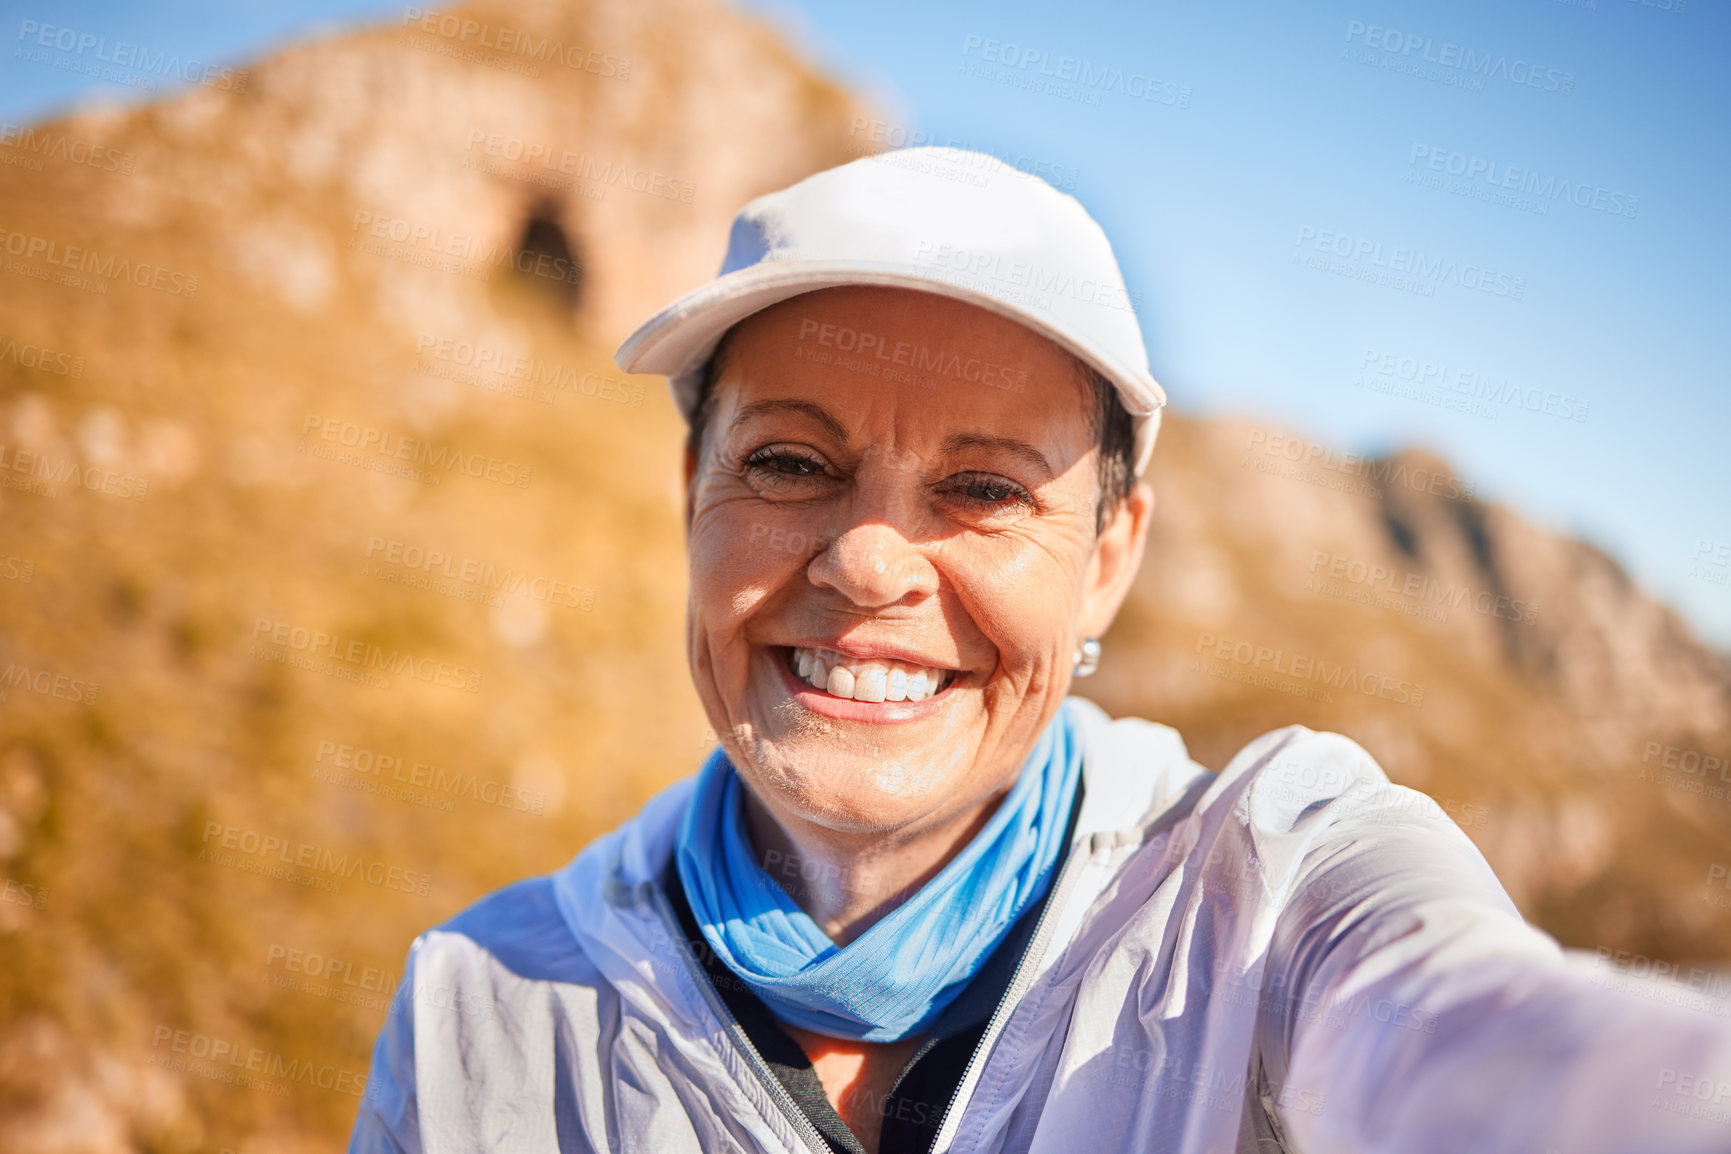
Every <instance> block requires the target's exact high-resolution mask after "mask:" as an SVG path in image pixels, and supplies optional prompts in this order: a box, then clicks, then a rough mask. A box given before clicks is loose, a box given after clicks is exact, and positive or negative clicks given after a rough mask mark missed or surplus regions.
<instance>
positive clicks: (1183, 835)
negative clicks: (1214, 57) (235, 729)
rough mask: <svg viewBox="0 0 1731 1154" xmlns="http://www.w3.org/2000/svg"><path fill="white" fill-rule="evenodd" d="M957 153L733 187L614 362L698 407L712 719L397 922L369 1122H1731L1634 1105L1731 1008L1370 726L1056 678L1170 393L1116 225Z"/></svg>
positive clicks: (791, 1137)
mask: <svg viewBox="0 0 1731 1154" xmlns="http://www.w3.org/2000/svg"><path fill="white" fill-rule="evenodd" d="M927 151H934V152H941V151H943V150H927ZM916 159H917V157H916ZM969 162H970V164H973V165H977V168H978V171H980V172H982V173H983V174H984V175H985V179H984V181H983V182H982V183H979V184H974V183H970V184H967V185H958V184H956V183H955V182H943V181H934V180H932V179H931V178H930V177H927V176H925V175H922V173H923V172H925V171H927V170H929V168H930V166H929V165H919V164H915V165H909V164H899V163H885V162H883V161H880V160H875V159H867V160H861V161H857V162H855V163H853V164H850V165H845V166H843V167H841V168H838V169H833V170H831V171H829V172H825V173H820V174H818V175H817V176H814V177H811V178H810V179H808V180H806V181H802V182H801V183H799V184H797V185H794V186H793V187H791V188H789V189H785V190H783V191H781V192H778V193H774V194H771V195H770V196H767V197H764V198H761V199H760V200H758V201H755V202H753V203H752V204H750V205H748V206H746V208H745V209H744V210H742V211H741V213H740V214H739V217H738V218H737V219H736V221H735V224H734V230H733V235H732V238H731V241H730V244H729V251H728V256H727V259H726V261H725V263H724V265H723V268H722V272H721V275H720V276H719V277H718V278H717V279H716V280H714V281H712V282H710V283H709V284H707V285H704V286H702V287H700V288H698V289H696V290H694V291H693V292H691V293H689V294H687V295H686V296H685V297H682V298H681V299H680V300H678V301H675V302H674V303H673V304H672V305H669V306H668V307H667V308H666V309H664V310H663V311H662V312H661V313H659V314H657V315H656V316H655V317H653V318H651V319H650V320H649V321H648V322H646V323H645V324H644V325H643V326H642V328H640V329H639V330H638V331H637V333H635V334H634V335H633V336H632V337H631V339H629V340H628V341H627V342H626V343H625V345H624V346H623V347H622V348H621V350H620V352H619V361H620V364H621V366H622V367H623V368H625V369H626V370H627V371H653V372H663V373H666V374H667V375H668V377H669V379H670V382H671V384H672V388H673V394H674V397H675V400H676V401H677V402H678V404H679V406H680V410H681V412H682V413H683V414H684V415H685V417H686V418H687V420H688V421H689V422H690V435H689V438H688V442H687V452H686V459H685V470H684V471H685V492H686V500H685V523H686V531H687V541H688V546H689V559H690V598H689V602H688V620H687V639H688V643H689V657H690V667H691V674H692V679H693V682H694V684H695V685H696V688H697V691H698V695H699V697H700V698H701V700H702V703H703V707H704V710H705V712H706V713H707V715H708V717H709V720H710V723H711V725H712V726H713V727H714V729H715V732H716V733H717V734H718V735H719V737H720V742H719V745H718V747H717V748H716V749H715V750H714V751H713V752H712V753H711V754H710V756H709V757H708V758H707V760H706V761H705V762H704V764H703V766H702V767H701V769H700V770H699V771H698V772H697V773H696V774H695V775H694V776H693V777H690V778H687V779H685V780H683V781H681V782H678V783H676V784H675V785H673V786H671V787H669V788H668V789H667V790H665V791H664V792H663V793H662V794H660V795H659V796H658V797H656V798H655V799H654V800H652V801H651V802H650V803H649V804H648V805H647V806H646V807H645V808H644V810H643V812H642V813H641V814H639V815H638V816H637V817H636V818H634V819H633V820H632V821H631V822H629V823H627V824H626V825H625V826H624V827H622V828H621V829H619V830H618V831H616V832H615V833H613V834H611V835H609V836H608V837H606V838H603V839H601V840H600V841H598V842H596V843H595V844H593V845H591V846H589V847H587V848H586V849H584V850H583V851H582V852H581V853H580V854H578V856H577V857H576V858H575V859H574V860H573V861H572V862H571V863H570V865H568V866H567V867H565V868H564V869H562V870H560V871H559V872H557V873H555V874H553V875H550V876H548V877H545V878H535V879H531V880H528V881H525V882H521V883H518V884H517V885H514V886H511V887H508V888H507V889H504V890H501V891H499V892H498V893H496V894H493V895H491V896H489V897H488V898H486V899H484V900H483V901H481V902H480V903H478V904H477V905H475V906H474V907H472V908H471V909H469V910H468V911H466V912H464V913H463V914H461V915H460V916H458V917H457V918H456V919H454V920H453V921H451V922H449V923H447V924H446V925H444V926H441V927H439V928H437V929H435V930H431V931H429V932H428V933H426V934H424V935H423V936H422V937H421V938H420V939H419V940H418V941H417V942H416V944H415V947H414V949H413V950H412V952H411V954H410V958H409V962H408V964H407V966H406V967H405V974H404V978H403V981H402V985H401V987H400V989H399V992H398V995H397V999H396V1002H395V1003H394V1004H393V1008H392V1011H391V1015H390V1018H389V1020H388V1022H387V1024H386V1026H385V1028H384V1030H383V1032H382V1033H381V1035H380V1037H379V1041H378V1045H377V1048H376V1050H375V1053H374V1060H373V1074H372V1078H371V1079H370V1081H369V1084H368V1088H367V1093H366V1097H365V1098H364V1100H363V1102H362V1105H361V1110H360V1116H359V1118H358V1119H357V1122H356V1125H355V1132H354V1137H353V1141H352V1144H351V1149H352V1150H356V1151H374V1150H418V1149H425V1150H429V1151H431V1150H462V1151H470V1150H500V1151H504V1150H513V1151H515V1150H537V1151H538V1150H554V1149H557V1150H562V1151H563V1150H654V1151H664V1150H751V1151H792V1150H814V1151H830V1150H841V1151H855V1152H866V1151H882V1152H886V1154H887V1152H889V1151H928V1150H969V1151H998V1150H1042V1151H1046V1150H1049V1151H1068V1150H1075V1149H1100V1150H1152V1149H1173V1150H1195V1151H1204V1150H1207V1151H1227V1150H1238V1151H1252V1150H1255V1151H1263V1150H1271V1149H1279V1150H1304V1151H1380V1150H1399V1151H1402V1152H1407V1151H1439V1152H1440V1151H1454V1150H1462V1149H1471V1150H1522V1151H1536V1150H1545V1149H1555V1150H1566V1151H1570V1152H1571V1154H1575V1152H1581V1151H1613V1150H1616V1151H1635V1150H1653V1149H1664V1150H1667V1151H1707V1150H1719V1149H1722V1148H1723V1147H1724V1141H1723V1134H1724V1130H1723V1128H1722V1126H1721V1125H1720V1123H1719V1120H1718V1119H1716V1118H1713V1117H1711V1116H1710V1114H1709V1113H1704V1112H1702V1111H1700V1110H1674V1109H1668V1108H1660V1109H1655V1108H1654V1105H1655V1103H1654V1102H1653V1101H1651V1100H1650V1095H1651V1094H1652V1091H1653V1087H1654V1085H1655V1083H1654V1079H1655V1078H1657V1079H1658V1081H1657V1086H1658V1088H1659V1090H1660V1091H1664V1090H1665V1088H1666V1087H1667V1086H1668V1085H1681V1084H1683V1082H1682V1081H1681V1080H1683V1079H1686V1080H1687V1084H1688V1085H1689V1086H1691V1087H1694V1086H1702V1085H1707V1086H1716V1087H1721V1088H1724V1087H1731V1031H1728V1030H1727V1029H1726V1028H1725V1027H1724V1026H1723V1024H1722V1023H1721V1022H1720V1021H1719V1020H1717V1019H1713V1018H1710V1017H1707V1016H1703V1015H1696V1014H1692V1013H1689V1012H1686V1011H1685V1010H1683V1009H1680V1008H1674V1007H1667V1006H1657V1005H1653V1004H1650V1003H1644V1002H1641V1001H1639V1000H1636V999H1633V998H1628V997H1625V996H1624V995H1621V994H1613V993H1611V992H1609V991H1606V990H1603V989H1600V988H1598V987H1597V986H1595V985H1593V984H1592V983H1591V981H1590V980H1588V979H1587V978H1586V977H1584V976H1581V975H1578V974H1576V973H1575V972H1574V971H1572V970H1571V969H1570V968H1569V967H1568V966H1566V965H1565V963H1564V960H1563V957H1562V955H1561V953H1560V951H1559V950H1558V948H1557V945H1556V943H1555V942H1554V941H1552V940H1551V939H1550V938H1548V937H1546V936H1545V935H1543V934H1541V933H1540V932H1538V931H1537V930H1535V929H1533V928H1531V927H1530V926H1528V925H1526V923H1525V922H1523V921H1522V919H1521V917H1520V915H1519V914H1518V912H1517V911H1516V910H1515V908H1514V906H1513V905H1512V903H1511V902H1510V901H1509V899H1508V897H1507V895H1506V894H1505V893H1504V892H1503V890H1502V887H1501V886H1500V885H1499V884H1498V883H1497V880H1496V878H1495V877H1494V876H1493V875H1492V874H1491V872H1490V870H1489V868H1488V867H1487V866H1486V864H1485V862H1484V859H1483V858H1482V857H1481V856H1480V855H1479V853H1478V851H1477V850H1476V849H1475V848H1474V847H1473V845H1472V843H1471V842H1470V841H1468V840H1467V838H1466V837H1465V836H1464V835H1463V834H1462V833H1461V832H1460V830H1459V829H1458V828H1457V827H1456V826H1455V825H1454V824H1453V823H1452V822H1451V821H1450V820H1449V819H1448V818H1447V817H1446V816H1445V815H1444V814H1443V813H1442V811H1441V810H1440V809H1439V808H1438V807H1437V806H1435V805H1434V804H1431V803H1429V801H1428V799H1425V798H1424V797H1423V796H1422V795H1418V794H1415V793H1413V792H1412V791H1410V790H1406V789H1403V788H1401V787H1398V786H1394V785H1391V784H1390V783H1389V782H1388V780H1387V778H1386V777H1385V776H1384V775H1383V773H1382V771H1381V770H1380V769H1379V768H1378V767H1377V765H1376V764H1375V762H1373V761H1372V760H1371V759H1370V757H1369V756H1368V755H1367V754H1366V753H1365V752H1364V751H1363V750H1362V749H1360V748H1359V747H1358V746H1356V745H1355V744H1353V743H1352V742H1351V741H1349V740H1348V739H1346V738H1344V737H1340V736H1338V735H1334V734H1323V733H1315V732H1312V731H1310V730H1307V729H1304V728H1302V727H1299V726H1292V727H1289V728H1286V729H1283V730H1278V731H1276V732H1274V733H1270V734H1268V735H1266V736H1264V737H1262V738H1260V739H1258V740H1257V741H1255V742H1253V743H1252V744H1251V745H1250V746H1248V747H1247V748H1246V749H1245V750H1244V751H1243V752H1242V753H1240V754H1239V755H1238V756H1237V757H1236V758H1234V759H1233V760H1232V762H1231V764H1230V765H1228V766H1227V767H1226V768H1225V770H1223V771H1222V772H1220V773H1219V774H1212V773H1209V772H1208V771H1206V770H1204V769H1203V768H1202V767H1201V766H1198V765H1196V764H1195V763H1194V762H1192V761H1191V760H1190V759H1189V757H1188V755H1187V754H1186V752H1185V748H1184V744H1183V742H1182V740H1181V739H1180V738H1179V736H1178V735H1177V734H1176V733H1175V732H1174V731H1172V730H1170V729H1168V728H1166V727H1164V726H1160V725H1156V724H1154V723H1152V722H1148V721H1142V720H1139V719H1134V718H1131V719H1121V720H1117V721H1114V720H1112V719H1110V718H1108V717H1107V716H1106V715H1105V714H1104V713H1103V712H1102V711H1101V710H1100V709H1099V708H1098V707H1097V706H1094V705H1092V704H1091V703H1089V702H1088V701H1086V700H1085V699H1083V698H1080V697H1074V696H1070V689H1071V686H1072V683H1073V679H1074V678H1075V677H1076V676H1080V675H1085V674H1086V673H1087V672H1089V671H1090V670H1091V669H1092V666H1093V663H1094V660H1095V658H1096V657H1097V655H1098V652H1099V642H1098V638H1099V637H1100V635H1101V634H1103V633H1104V632H1105V630H1106V628H1107V627H1108V625H1110V623H1111V621H1112V619H1113V617H1114V615H1115V614H1116V613H1117V611H1118V608H1119V606H1120V604H1121V603H1122V601H1123V599H1124V597H1125V594H1126V592H1127V591H1128V589H1129V587H1130V584H1131V582H1132V580H1133V579H1134V577H1135V574H1136V571H1137V569H1138V567H1139V565H1140V564H1141V561H1142V557H1143V552H1144V548H1145V542H1146V538H1147V530H1148V522H1149V517H1150V515H1151V512H1152V508H1153V495H1152V492H1151V491H1150V489H1149V487H1148V485H1147V484H1146V483H1145V482H1143V481H1141V480H1139V479H1138V477H1139V475H1140V473H1141V472H1142V470H1143V469H1144V468H1145V467H1146V465H1147V462H1148V457H1149V454H1150V453H1151V451H1152V449H1153V444H1154V439H1155V433H1156V431H1157V429H1158V417H1159V410H1160V406H1161V405H1162V404H1163V403H1164V399H1165V398H1164V395H1163V394H1162V392H1161V390H1160V387H1159V386H1158V385H1157V384H1156V383H1155V382H1154V380H1153V378H1152V377H1151V376H1150V375H1149V373H1148V370H1147V357H1146V354H1145V352H1144V350H1143V346H1142V340H1141V334H1140V331H1139V329H1138V327H1137V323H1136V320H1135V317H1134V314H1132V313H1130V312H1129V311H1128V309H1127V308H1123V307H1119V305H1120V304H1121V302H1123V301H1125V300H1126V299H1127V298H1126V295H1125V294H1124V292H1123V284H1122V279H1121V277H1120V275H1119V272H1118V268H1117V264H1116V262H1115V260H1114V259H1113V257H1112V253H1111V249H1110V247H1109V245H1108V244H1107V242H1106V239H1105V237H1104V235H1103V234H1102V233H1101V232H1100V230H1099V228H1098V226H1096V225H1095V224H1094V222H1093V221H1092V220H1091V219H1090V218H1089V217H1088V215H1087V214H1086V212H1085V211H1083V210H1082V208H1081V206H1080V205H1078V204H1077V203H1076V202H1075V201H1074V200H1071V199H1070V198H1069V197H1067V196H1064V195H1063V194H1061V193H1058V192H1056V191H1055V190H1053V189H1051V188H1050V187H1049V186H1047V185H1045V184H1044V183H1042V182H1040V181H1038V180H1034V179H1031V178H1028V177H1026V176H1024V175H1023V174H1020V173H1017V172H1015V171H1014V170H1011V169H1005V168H1003V167H1002V166H998V165H996V162H994V161H991V159H990V158H987V157H971V158H970V160H969ZM957 253H963V254H966V259H964V260H962V261H961V263H960V265H958V264H957V261H956V254H957ZM958 268H961V269H963V270H965V271H962V272H958V271H957V270H958ZM1031 285H1032V286H1038V291H1037V292H1034V291H1030V289H1029V286H1031ZM428 988H433V989H438V990H441V991H448V992H451V993H452V994H453V995H455V996H456V998H457V999H458V1000H457V1001H455V1002H454V1003H453V1002H452V1001H451V1000H447V1001H445V1002H444V1003H443V1005H445V1006H449V1005H451V1004H460V1005H485V1006H486V1007H487V1008H488V1009H489V1010H491V1011H493V1012H490V1013H486V1014H473V1015H470V1014H454V1013H452V1012H450V1011H449V1010H448V1009H441V1008H440V1004H439V1003H436V1002H433V1001H431V1000H429V999H428V998H426V997H425V996H424V991H425V990H427V989H428ZM1667 1071H1669V1074H1670V1081H1669V1082H1667V1080H1666V1072H1667ZM1492 1091H1495V1092H1496V1093H1495V1094H1494V1095H1492V1094H1491V1092H1492ZM1725 1093H1726V1094H1731V1090H1726V1091H1725ZM1487 1100H1490V1101H1494V1102H1495V1103H1496V1106H1495V1107H1494V1108H1492V1109H1486V1108H1485V1103H1486V1101H1487Z"/></svg>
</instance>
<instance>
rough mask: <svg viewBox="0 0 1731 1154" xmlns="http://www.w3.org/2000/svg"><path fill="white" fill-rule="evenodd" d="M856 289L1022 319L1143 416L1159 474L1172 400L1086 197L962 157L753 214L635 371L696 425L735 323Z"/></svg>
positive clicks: (786, 192)
mask: <svg viewBox="0 0 1731 1154" xmlns="http://www.w3.org/2000/svg"><path fill="white" fill-rule="evenodd" d="M842 285H883V286H889V287H894V288H907V289H917V290H920V291H922V292H932V293H941V294H942V295H944V296H948V297H954V298H956V299H957V300H962V301H966V302H968V303H969V304H973V305H978V306H980V307H981V308H986V309H990V310H991V311H992V312H995V313H998V314H1000V315H1002V316H1006V317H1009V318H1010V319H1011V320H1014V321H1017V322H1020V323H1021V324H1024V325H1026V326H1028V327H1029V328H1031V329H1033V330H1035V331H1036V332H1038V333H1040V334H1041V335H1042V336H1045V337H1048V338H1049V339H1051V340H1052V341H1054V342H1055V343H1057V344H1058V345H1059V346H1061V347H1062V348H1064V349H1067V350H1068V351H1069V352H1071V353H1073V354H1075V355H1076V356H1077V357H1079V358H1080V359H1081V360H1083V361H1084V362H1086V363H1087V364H1089V365H1092V366H1093V367H1094V368H1096V369H1098V370H1099V371H1100V373H1101V374H1102V375H1104V376H1105V377H1106V379H1107V380H1109V381H1111V382H1112V383H1113V385H1115V386H1116V387H1117V389H1118V397H1119V400H1121V401H1122V402H1123V404H1124V408H1125V409H1126V410H1128V411H1129V412H1130V414H1131V416H1132V418H1133V423H1134V427H1135V432H1136V454H1135V466H1136V472H1137V473H1138V474H1140V473H1141V472H1142V471H1143V470H1144V469H1145V468H1146V467H1147V465H1148V458H1149V456H1150V455H1151V454H1152V453H1153V451H1154V436H1155V434H1156V433H1157V432H1158V431H1159V428H1160V408H1161V406H1162V405H1164V404H1165V403H1166V394H1165V392H1164V391H1163V390H1162V389H1161V388H1160V386H1159V384H1158V383H1156V382H1155V380H1154V378H1153V376H1152V375H1150V374H1149V372H1148V353H1147V350H1146V349H1144V348H1143V346H1142V330H1141V327H1140V326H1139V325H1138V324H1137V322H1136V314H1135V312H1134V311H1133V309H1132V308H1131V304H1130V297H1129V293H1128V292H1127V291H1126V290H1125V288H1124V277H1123V275H1122V274H1121V273H1120V272H1119V271H1118V262H1117V260H1116V259H1115V258H1114V257H1113V256H1112V246H1111V244H1110V243H1109V242H1108V241H1107V240H1106V234H1105V233H1104V232H1103V231H1102V230H1101V228H1100V226H1099V225H1098V224H1096V223H1094V218H1093V217H1091V216H1089V215H1088V211H1087V210H1086V209H1084V208H1083V207H1082V206H1081V205H1080V204H1079V203H1077V202H1076V200H1075V199H1074V198H1073V197H1070V196H1068V195H1066V194H1065V193H1062V192H1059V191H1058V190H1057V189H1055V188H1053V187H1052V186H1051V185H1049V184H1047V183H1046V182H1045V181H1043V180H1040V179H1039V178H1038V177H1034V176H1030V175H1028V174H1026V173H1023V172H1021V171H1019V170H1017V169H1015V168H1013V167H1011V166H1009V165H1007V164H1004V163H1003V162H1002V161H999V160H998V159H997V158H996V157H992V156H988V155H986V154H984V153H979V152H968V151H964V150H962V149H956V148H908V149H900V150H898V151H895V152H886V153H882V154H879V155H876V156H868V157H864V158H863V159H860V160H856V161H853V162H852V163H849V164H844V165H841V166H839V167H837V168H832V169H829V170H827V171H824V172H820V173H817V174H815V175H813V176H808V177H806V178H805V179H804V180H802V181H800V182H799V183H798V184H795V185H791V186H789V187H787V188H784V189H782V190H781V191H779V192H772V193H769V194H768V195H767V196H760V197H758V198H757V199H756V200H754V201H752V202H751V203H750V204H748V205H746V206H745V207H744V208H742V209H741V210H740V211H739V215H738V216H736V217H734V220H733V235H732V236H731V237H730V238H729V239H728V244H727V258H726V259H725V260H724V261H723V262H722V265H721V272H720V273H719V274H718V275H717V276H716V278H715V279H714V280H712V281H710V282H709V283H708V284H705V285H701V286H700V287H698V288H695V289H693V290H692V291H690V292H688V293H686V294H685V295H684V296H682V297H680V298H679V299H678V300H676V301H674V302H673V303H672V304H670V305H668V306H667V307H666V308H664V309H662V310H661V311H660V312H658V313H656V314H655V315H654V316H652V317H650V318H649V319H648V320H647V321H645V322H643V324H642V325H641V326H640V327H639V328H638V329H637V331H636V332H634V333H632V334H631V335H630V336H629V337H627V338H626V340H625V343H624V344H622V345H620V346H619V351H618V352H617V353H615V354H614V357H613V359H614V360H615V361H616V362H618V364H619V367H620V368H622V369H624V370H625V371H626V372H628V373H664V374H666V375H667V377H668V383H669V385H670V386H671V387H672V389H673V400H674V403H675V404H676V405H678V406H679V411H680V412H681V413H682V414H684V416H685V419H686V420H687V421H690V420H691V416H692V411H693V409H694V408H695V407H696V405H697V390H698V385H699V383H700V381H699V377H700V375H701V373H702V371H703V365H704V362H705V361H707V360H708V359H709V355H710V354H711V353H712V352H714V351H715V346H716V344H717V343H718V342H719V341H720V340H721V337H722V335H723V334H725V333H726V332H727V330H728V329H729V328H731V327H732V326H733V325H735V324H737V323H739V322H740V321H742V320H744V319H745V318H746V317H748V316H751V315H752V314H753V313H755V312H758V311H760V310H762V309H765V308H768V307H769V306H770V305H773V304H776V303H778V302H780V301H784V300H787V299H789V298H790V297H795V296H798V295H799V294H801V293H807V292H813V291H815V290H817V289H826V288H837V287H840V286H842Z"/></svg>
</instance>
